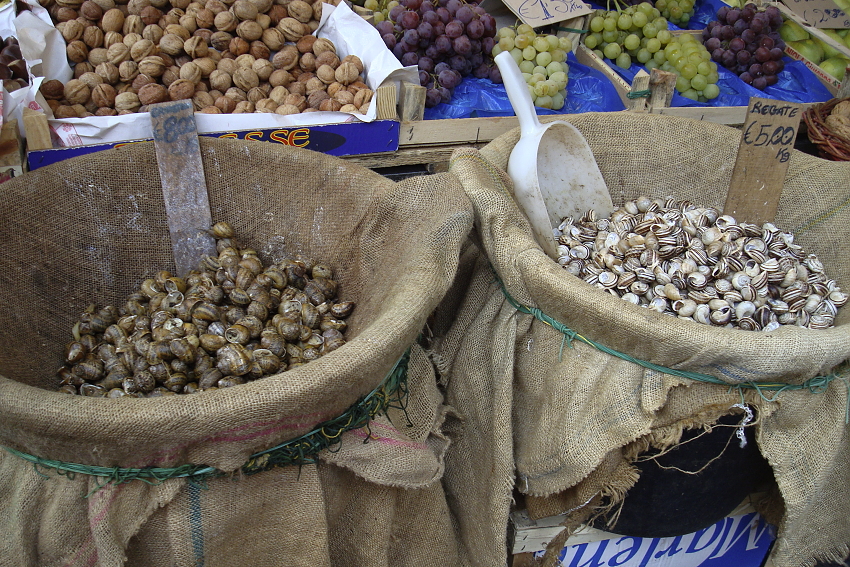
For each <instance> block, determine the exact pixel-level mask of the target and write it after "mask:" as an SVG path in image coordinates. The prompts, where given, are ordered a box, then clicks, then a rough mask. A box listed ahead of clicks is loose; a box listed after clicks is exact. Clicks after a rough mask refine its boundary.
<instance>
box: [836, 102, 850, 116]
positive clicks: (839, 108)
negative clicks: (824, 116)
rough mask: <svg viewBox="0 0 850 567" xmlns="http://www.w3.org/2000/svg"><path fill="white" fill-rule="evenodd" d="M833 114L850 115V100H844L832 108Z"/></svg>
mask: <svg viewBox="0 0 850 567" xmlns="http://www.w3.org/2000/svg"><path fill="white" fill-rule="evenodd" d="M831 114H837V115H839V116H850V100H842V101H841V102H839V103H838V104H836V105H835V106H834V107H833V108H832V112H831Z"/></svg>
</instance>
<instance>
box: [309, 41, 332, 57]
mask: <svg viewBox="0 0 850 567" xmlns="http://www.w3.org/2000/svg"><path fill="white" fill-rule="evenodd" d="M312 51H313V55H315V56H316V57H319V56H320V55H321V54H322V53H325V52H327V51H329V52H331V53H333V54H336V46H335V45H334V44H333V42H332V41H331V40H329V39H328V38H326V37H319V38H316V41H314V42H313V46H312Z"/></svg>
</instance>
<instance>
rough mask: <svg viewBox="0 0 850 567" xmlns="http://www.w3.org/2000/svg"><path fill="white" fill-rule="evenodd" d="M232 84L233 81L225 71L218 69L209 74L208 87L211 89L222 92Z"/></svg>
mask: <svg viewBox="0 0 850 567" xmlns="http://www.w3.org/2000/svg"><path fill="white" fill-rule="evenodd" d="M232 84H233V79H232V77H231V76H230V73H228V72H226V71H219V70H218V69H216V70H215V71H213V72H212V73H210V87H212V88H213V89H215V90H218V91H221V92H224V91H226V90H227V89H229V88H230V86H231V85H232Z"/></svg>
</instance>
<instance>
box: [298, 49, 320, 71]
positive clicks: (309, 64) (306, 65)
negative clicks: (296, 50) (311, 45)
mask: <svg viewBox="0 0 850 567" xmlns="http://www.w3.org/2000/svg"><path fill="white" fill-rule="evenodd" d="M298 66H299V67H301V69H302V70H304V71H309V72H311V73H312V72H314V71H315V70H316V68H317V65H316V56H315V55H313V54H312V53H305V54H303V55H302V56H301V59H299V60H298Z"/></svg>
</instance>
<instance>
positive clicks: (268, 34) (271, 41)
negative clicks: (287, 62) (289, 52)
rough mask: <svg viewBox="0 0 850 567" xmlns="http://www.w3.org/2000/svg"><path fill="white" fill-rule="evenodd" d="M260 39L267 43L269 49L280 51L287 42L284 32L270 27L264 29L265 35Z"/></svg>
mask: <svg viewBox="0 0 850 567" xmlns="http://www.w3.org/2000/svg"><path fill="white" fill-rule="evenodd" d="M260 41H262V42H263V44H265V46H266V47H267V48H268V49H269V51H279V50H280V48H281V47H283V44H284V43H285V42H286V38H284V37H283V32H281V31H280V30H279V29H277V28H269V29H266V30H263V36H262V37H261V38H260Z"/></svg>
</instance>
